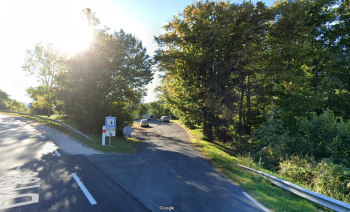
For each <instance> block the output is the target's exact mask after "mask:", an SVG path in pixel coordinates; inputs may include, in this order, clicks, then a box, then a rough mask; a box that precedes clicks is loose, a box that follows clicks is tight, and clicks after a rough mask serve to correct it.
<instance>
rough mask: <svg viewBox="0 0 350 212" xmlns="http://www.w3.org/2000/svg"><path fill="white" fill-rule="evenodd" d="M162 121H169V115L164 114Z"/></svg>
mask: <svg viewBox="0 0 350 212" xmlns="http://www.w3.org/2000/svg"><path fill="white" fill-rule="evenodd" d="M160 121H167V122H169V117H168V116H162V117H161V118H160Z"/></svg>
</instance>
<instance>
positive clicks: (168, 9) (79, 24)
mask: <svg viewBox="0 0 350 212" xmlns="http://www.w3.org/2000/svg"><path fill="white" fill-rule="evenodd" d="M263 1H264V0H263ZM193 2H194V1H193V0H171V1H170V0H148V1H145V0H30V1H28V0H1V1H0V29H1V33H0V90H3V91H5V92H6V93H7V94H9V95H10V98H12V99H15V100H17V101H20V102H25V103H30V102H31V99H30V98H29V97H28V96H27V95H26V89H27V88H28V87H30V86H33V87H35V86H38V85H39V82H37V79H36V78H35V77H33V76H26V73H25V72H24V71H23V70H22V68H21V66H22V65H23V62H24V59H25V56H26V51H27V49H29V50H32V49H34V46H35V44H36V43H38V42H42V44H44V45H45V44H48V43H52V44H54V45H55V46H56V47H57V48H59V49H61V51H63V52H66V53H71V54H73V53H74V52H76V51H79V50H83V49H84V48H86V47H87V46H88V44H89V42H91V40H92V35H91V31H90V29H89V27H88V26H87V23H86V22H85V21H84V20H83V19H82V18H81V17H82V10H83V9H85V8H90V9H91V10H92V12H95V13H96V17H97V18H99V20H100V26H101V27H104V26H107V27H108V28H110V33H112V32H114V31H119V30H120V29H123V30H124V31H125V32H126V33H131V34H133V35H134V36H136V37H137V38H138V39H139V40H141V41H142V44H143V46H144V47H146V49H147V52H148V54H149V55H150V56H153V55H154V51H155V50H156V49H157V48H158V47H157V44H156V43H155V42H154V36H159V35H160V34H164V31H163V29H162V28H161V27H162V26H164V25H165V24H167V23H168V21H169V20H170V19H171V17H172V16H174V15H177V14H178V13H180V12H182V11H183V9H184V8H185V7H186V6H187V5H190V4H192V3H193ZM230 2H231V3H242V2H243V0H230ZM252 2H253V3H256V2H257V0H252ZM264 2H265V4H266V5H267V6H272V5H273V2H274V0H265V1H264ZM159 83H160V81H159V78H158V74H157V73H155V75H154V80H153V81H152V83H151V84H149V85H147V86H146V88H147V89H148V93H147V96H146V97H145V98H144V101H145V102H146V103H148V102H152V101H155V100H156V96H155V94H154V88H155V87H156V86H157V85H159Z"/></svg>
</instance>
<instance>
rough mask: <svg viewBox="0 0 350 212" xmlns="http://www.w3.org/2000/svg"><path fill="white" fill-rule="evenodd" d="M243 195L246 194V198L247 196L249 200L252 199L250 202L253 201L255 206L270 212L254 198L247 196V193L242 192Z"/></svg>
mask: <svg viewBox="0 0 350 212" xmlns="http://www.w3.org/2000/svg"><path fill="white" fill-rule="evenodd" d="M242 193H243V194H244V196H246V197H247V198H248V199H250V201H252V202H253V203H254V204H255V205H257V206H259V208H261V209H262V210H263V211H265V212H270V210H269V209H267V208H265V207H264V206H263V205H262V204H260V203H259V202H258V201H256V200H255V199H254V198H253V197H251V196H250V195H249V194H247V192H242Z"/></svg>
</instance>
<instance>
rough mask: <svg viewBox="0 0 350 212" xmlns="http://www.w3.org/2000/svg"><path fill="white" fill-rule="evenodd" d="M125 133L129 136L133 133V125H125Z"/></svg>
mask: <svg viewBox="0 0 350 212" xmlns="http://www.w3.org/2000/svg"><path fill="white" fill-rule="evenodd" d="M123 133H124V134H125V135H127V136H129V135H131V133H132V129H131V127H130V126H126V127H124V128H123Z"/></svg>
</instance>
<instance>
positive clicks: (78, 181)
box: [72, 174, 97, 205]
mask: <svg viewBox="0 0 350 212" xmlns="http://www.w3.org/2000/svg"><path fill="white" fill-rule="evenodd" d="M72 176H73V177H74V179H75V181H76V182H77V184H78V185H79V187H80V189H81V190H82V191H83V192H84V194H85V196H86V198H87V199H88V200H89V202H90V203H91V205H96V204H97V202H96V201H95V199H94V198H93V197H92V196H91V194H90V192H89V191H88V190H87V189H86V187H85V186H84V184H83V183H82V182H81V181H80V179H79V178H78V176H77V175H76V174H72Z"/></svg>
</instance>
